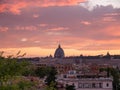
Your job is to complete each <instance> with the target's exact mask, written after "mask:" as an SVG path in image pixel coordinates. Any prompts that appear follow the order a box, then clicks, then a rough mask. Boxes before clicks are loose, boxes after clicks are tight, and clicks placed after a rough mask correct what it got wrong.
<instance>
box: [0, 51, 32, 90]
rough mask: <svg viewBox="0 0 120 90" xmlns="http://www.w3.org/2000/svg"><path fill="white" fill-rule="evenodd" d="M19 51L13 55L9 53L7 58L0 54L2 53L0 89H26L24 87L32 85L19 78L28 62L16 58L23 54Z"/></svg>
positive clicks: (0, 57)
mask: <svg viewBox="0 0 120 90" xmlns="http://www.w3.org/2000/svg"><path fill="white" fill-rule="evenodd" d="M19 53H20V52H18V53H17V54H16V56H15V57H14V56H13V55H10V56H7V58H5V57H4V56H2V55H3V53H2V54H0V90H26V89H25V88H26V87H28V86H29V87H30V86H32V85H31V84H32V83H31V82H29V81H20V80H19V78H21V77H22V74H23V73H24V71H25V70H26V69H27V68H28V66H29V63H28V62H26V61H24V60H21V61H19V60H18V57H21V56H23V55H19ZM28 90H29V89H28Z"/></svg>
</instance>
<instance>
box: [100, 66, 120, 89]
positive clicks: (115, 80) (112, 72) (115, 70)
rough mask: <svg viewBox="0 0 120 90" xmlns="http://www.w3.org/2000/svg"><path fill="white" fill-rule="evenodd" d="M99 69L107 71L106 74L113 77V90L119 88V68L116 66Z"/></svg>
mask: <svg viewBox="0 0 120 90" xmlns="http://www.w3.org/2000/svg"><path fill="white" fill-rule="evenodd" d="M100 71H107V76H108V77H110V75H111V76H112V77H113V90H120V85H119V84H120V70H119V69H118V68H101V69H100Z"/></svg>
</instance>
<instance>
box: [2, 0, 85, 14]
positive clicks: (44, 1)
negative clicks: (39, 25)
mask: <svg viewBox="0 0 120 90" xmlns="http://www.w3.org/2000/svg"><path fill="white" fill-rule="evenodd" d="M3 1H5V3H4V2H3V3H2V4H0V12H12V13H14V14H20V12H21V9H24V8H30V7H50V6H73V5H77V4H78V3H80V2H84V1H86V0H58V1H51V0H20V1H19V0H9V1H6V0H3Z"/></svg>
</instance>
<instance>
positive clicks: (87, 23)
mask: <svg viewBox="0 0 120 90" xmlns="http://www.w3.org/2000/svg"><path fill="white" fill-rule="evenodd" d="M81 24H84V25H90V24H91V23H90V22H88V21H82V22H81Z"/></svg>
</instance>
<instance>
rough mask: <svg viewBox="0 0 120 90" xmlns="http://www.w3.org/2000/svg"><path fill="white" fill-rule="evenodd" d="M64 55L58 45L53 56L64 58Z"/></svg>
mask: <svg viewBox="0 0 120 90" xmlns="http://www.w3.org/2000/svg"><path fill="white" fill-rule="evenodd" d="M64 56H65V54H64V50H63V49H62V48H61V46H60V45H59V46H58V48H57V49H56V51H55V54H54V58H64Z"/></svg>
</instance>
